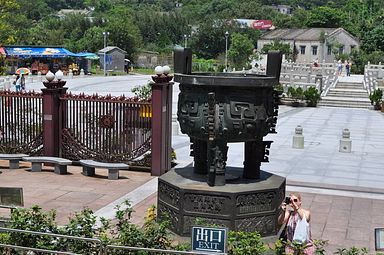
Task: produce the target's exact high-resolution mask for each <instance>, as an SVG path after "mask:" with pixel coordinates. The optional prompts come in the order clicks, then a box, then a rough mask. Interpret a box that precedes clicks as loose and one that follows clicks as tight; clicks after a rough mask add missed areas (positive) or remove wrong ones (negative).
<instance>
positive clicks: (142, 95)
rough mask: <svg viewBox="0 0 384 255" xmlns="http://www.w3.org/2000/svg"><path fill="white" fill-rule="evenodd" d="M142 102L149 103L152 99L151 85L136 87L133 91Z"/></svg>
mask: <svg viewBox="0 0 384 255" xmlns="http://www.w3.org/2000/svg"><path fill="white" fill-rule="evenodd" d="M131 92H132V93H134V94H135V96H137V97H138V98H139V99H140V100H143V101H147V100H149V99H151V97H152V87H151V84H150V83H147V84H146V85H143V86H136V87H134V88H133V89H132V90H131Z"/></svg>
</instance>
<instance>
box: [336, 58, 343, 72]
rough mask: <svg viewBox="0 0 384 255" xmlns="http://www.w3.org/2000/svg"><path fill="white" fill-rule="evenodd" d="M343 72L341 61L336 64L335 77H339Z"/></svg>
mask: <svg viewBox="0 0 384 255" xmlns="http://www.w3.org/2000/svg"><path fill="white" fill-rule="evenodd" d="M342 71H343V63H341V60H339V61H338V62H337V75H341V72H342Z"/></svg>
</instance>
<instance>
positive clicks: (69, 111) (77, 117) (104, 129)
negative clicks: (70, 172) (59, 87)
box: [61, 94, 152, 162]
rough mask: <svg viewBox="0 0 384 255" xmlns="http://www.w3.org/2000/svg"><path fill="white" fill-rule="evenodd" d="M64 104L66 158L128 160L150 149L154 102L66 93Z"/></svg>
mask: <svg viewBox="0 0 384 255" xmlns="http://www.w3.org/2000/svg"><path fill="white" fill-rule="evenodd" d="M61 104H62V107H63V116H64V125H63V127H64V130H63V143H62V155H63V157H64V158H67V159H71V160H79V159H84V158H88V159H89V158H92V159H96V160H98V161H102V162H128V161H130V160H132V159H134V158H137V157H139V156H141V155H142V154H144V153H145V152H146V151H148V150H149V149H150V142H151V134H152V133H151V117H152V116H151V103H150V102H137V101H134V99H132V98H125V97H108V96H97V95H93V96H85V95H71V94H66V95H65V96H64V97H63V98H61Z"/></svg>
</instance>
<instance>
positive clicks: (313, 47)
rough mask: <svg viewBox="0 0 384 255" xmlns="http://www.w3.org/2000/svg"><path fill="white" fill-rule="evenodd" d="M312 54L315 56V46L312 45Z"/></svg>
mask: <svg viewBox="0 0 384 255" xmlns="http://www.w3.org/2000/svg"><path fill="white" fill-rule="evenodd" d="M312 55H313V56H317V46H312Z"/></svg>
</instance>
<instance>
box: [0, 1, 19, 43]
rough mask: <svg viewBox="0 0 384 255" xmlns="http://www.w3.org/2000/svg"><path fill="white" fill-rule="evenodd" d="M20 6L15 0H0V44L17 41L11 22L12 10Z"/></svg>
mask: <svg viewBox="0 0 384 255" xmlns="http://www.w3.org/2000/svg"><path fill="white" fill-rule="evenodd" d="M18 8H20V6H19V5H18V4H17V2H16V1H15V0H0V44H11V43H14V42H15V31H14V30H13V29H12V25H11V24H10V23H9V17H10V16H11V14H10V12H11V11H12V10H15V9H18Z"/></svg>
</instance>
